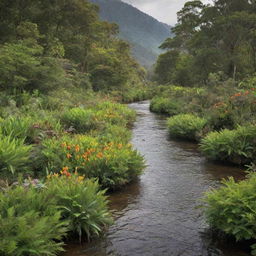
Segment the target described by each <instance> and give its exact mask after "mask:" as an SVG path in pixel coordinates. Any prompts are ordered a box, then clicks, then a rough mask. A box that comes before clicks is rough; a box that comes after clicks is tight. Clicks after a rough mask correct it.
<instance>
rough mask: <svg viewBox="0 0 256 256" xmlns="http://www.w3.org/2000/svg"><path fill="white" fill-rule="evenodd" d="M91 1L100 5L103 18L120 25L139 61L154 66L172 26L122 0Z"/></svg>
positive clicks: (144, 64)
mask: <svg viewBox="0 0 256 256" xmlns="http://www.w3.org/2000/svg"><path fill="white" fill-rule="evenodd" d="M91 1H92V2H93V3H95V4H97V5H99V7H100V17H101V19H103V20H106V21H109V22H112V23H117V24H118V25H119V30H120V37H121V38H122V39H124V40H126V41H128V42H129V43H130V44H131V46H132V53H133V55H134V57H135V58H136V59H137V60H138V62H139V63H140V64H142V65H143V66H145V67H150V66H152V65H153V64H154V63H155V61H156V59H157V56H158V55H159V54H160V53H161V50H160V49H159V48H158V47H159V46H160V45H161V44H162V42H163V41H164V40H165V39H166V38H167V37H170V35H171V32H170V29H171V27H170V26H169V25H167V24H164V23H162V22H159V21H157V20H156V19H154V18H153V17H151V16H149V15H147V14H145V13H143V12H141V11H140V10H138V9H137V8H135V7H133V6H132V5H129V4H127V3H124V2H122V1H121V0H91Z"/></svg>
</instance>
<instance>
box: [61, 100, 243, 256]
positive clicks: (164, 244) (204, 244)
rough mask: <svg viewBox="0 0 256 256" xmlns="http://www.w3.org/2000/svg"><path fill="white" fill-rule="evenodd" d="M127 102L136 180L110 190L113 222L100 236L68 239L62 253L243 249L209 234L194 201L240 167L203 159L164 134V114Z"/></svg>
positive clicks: (181, 254)
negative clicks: (139, 164)
mask: <svg viewBox="0 0 256 256" xmlns="http://www.w3.org/2000/svg"><path fill="white" fill-rule="evenodd" d="M131 107H132V108H134V109H136V110H137V112H138V113H139V117H138V121H137V122H136V123H135V126H134V128H133V140H132V143H133V145H134V146H135V147H136V148H137V149H138V150H139V151H140V152H141V153H142V154H143V155H144V156H145V158H146V161H147V164H148V167H147V168H146V170H145V172H144V174H143V175H142V176H141V178H140V180H139V181H138V182H135V183H133V184H131V185H129V186H127V187H126V188H125V189H124V190H123V191H119V192H117V193H115V194H113V195H111V196H110V199H111V209H112V210H113V213H114V217H115V224H114V225H113V226H111V227H110V228H109V230H108V232H107V233H106V235H105V237H103V238H102V239H99V240H98V241H96V242H94V243H90V244H86V245H82V246H80V245H69V247H68V248H67V249H68V251H67V253H66V254H64V255H65V256H106V255H113V256H117V255H120V256H137V255H142V256H231V255H232V256H243V255H248V254H246V251H243V250H240V249H238V248H237V247H235V246H234V244H231V245H230V244H229V243H224V244H222V243H221V240H222V239H217V238H216V237H215V236H213V235H212V234H211V232H209V230H208V226H207V225H206V223H205V222H204V217H203V216H202V209H201V208H198V207H197V206H198V205H200V204H201V201H200V199H201V198H202V196H203V194H204V192H205V191H207V190H208V189H209V188H211V187H216V186H218V185H219V182H220V180H221V179H222V178H227V177H228V176H235V177H236V178H237V179H240V178H242V177H243V175H244V174H243V172H242V171H241V170H240V169H239V168H236V167H232V166H224V165H221V164H216V163H209V162H207V161H205V159H204V157H202V156H201V155H200V153H199V152H198V150H197V146H196V145H195V144H193V143H187V142H180V141H173V140H169V139H168V132H167V129H166V121H165V119H164V118H162V117H159V116H157V115H154V114H152V113H150V112H149V110H148V102H143V103H140V104H138V103H136V104H131ZM239 250H240V251H239Z"/></svg>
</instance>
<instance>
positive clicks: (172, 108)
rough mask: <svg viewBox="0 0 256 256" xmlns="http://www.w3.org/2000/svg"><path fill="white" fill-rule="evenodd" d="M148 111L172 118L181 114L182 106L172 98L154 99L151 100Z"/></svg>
mask: <svg viewBox="0 0 256 256" xmlns="http://www.w3.org/2000/svg"><path fill="white" fill-rule="evenodd" d="M150 110H151V111H152V112H156V113H162V114H168V115H170V116H173V115H177V114H180V113H181V112H182V105H181V103H180V102H178V101H177V100H174V99H172V98H163V97H155V98H153V99H152V100H151V103H150Z"/></svg>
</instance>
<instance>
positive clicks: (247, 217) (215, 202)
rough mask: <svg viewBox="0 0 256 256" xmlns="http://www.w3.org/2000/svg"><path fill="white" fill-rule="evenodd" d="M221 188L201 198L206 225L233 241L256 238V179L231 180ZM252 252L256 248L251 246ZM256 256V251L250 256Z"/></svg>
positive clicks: (252, 176)
mask: <svg viewBox="0 0 256 256" xmlns="http://www.w3.org/2000/svg"><path fill="white" fill-rule="evenodd" d="M223 185H224V186H222V187H221V188H219V189H216V190H212V191H210V192H207V193H206V195H205V198H204V201H205V203H206V205H205V215H206V218H207V221H208V223H209V224H210V225H211V226H212V227H214V228H216V229H218V230H221V231H223V232H224V233H226V234H228V235H232V236H234V237H235V238H236V240H238V241H241V240H249V239H254V240H255V238H256V227H255V221H256V204H255V200H256V191H255V189H256V175H255V173H252V174H251V175H250V176H249V178H248V179H246V180H244V181H240V182H238V183H236V182H235V181H234V179H233V178H230V179H229V180H227V181H224V182H223ZM253 248H254V249H255V245H254V246H253ZM253 255H255V251H254V253H253Z"/></svg>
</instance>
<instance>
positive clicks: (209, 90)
mask: <svg viewBox="0 0 256 256" xmlns="http://www.w3.org/2000/svg"><path fill="white" fill-rule="evenodd" d="M249 81H250V82H248V80H246V81H244V82H241V83H240V87H239V86H235V84H233V83H231V82H230V81H228V82H222V83H219V84H215V85H213V86H212V87H205V88H203V89H198V88H179V87H177V86H159V88H158V92H157V96H156V97H155V98H153V100H152V101H151V106H150V109H151V111H153V112H157V113H163V114H167V115H168V116H169V118H168V121H167V125H168V129H169V133H170V136H172V137H176V138H181V139H186V140H194V141H197V142H199V143H200V147H199V149H200V150H201V152H202V153H203V154H204V155H205V156H207V157H208V158H209V159H211V160H218V161H219V160H221V161H225V162H230V163H235V164H238V165H248V164H250V163H255V159H256V139H255V138H256V118H255V113H256V104H255V103H256V93H255V89H254V87H253V86H252V84H251V81H253V79H250V80H249ZM255 187H256V175H255V173H254V172H253V173H251V174H250V175H249V177H248V179H246V180H244V181H241V182H235V181H234V179H233V178H230V179H229V180H227V181H224V182H223V186H222V187H220V188H218V189H215V190H212V191H210V192H207V193H206V195H205V198H204V202H205V205H204V207H205V215H206V218H207V221H208V223H209V224H210V226H211V227H212V228H214V229H216V230H218V231H221V232H223V233H224V234H227V235H230V236H233V237H235V239H236V240H237V241H244V240H250V242H251V241H252V242H253V241H255V239H256V228H255V220H256V204H255V192H256V191H255ZM252 254H253V255H256V246H255V244H254V245H252Z"/></svg>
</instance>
